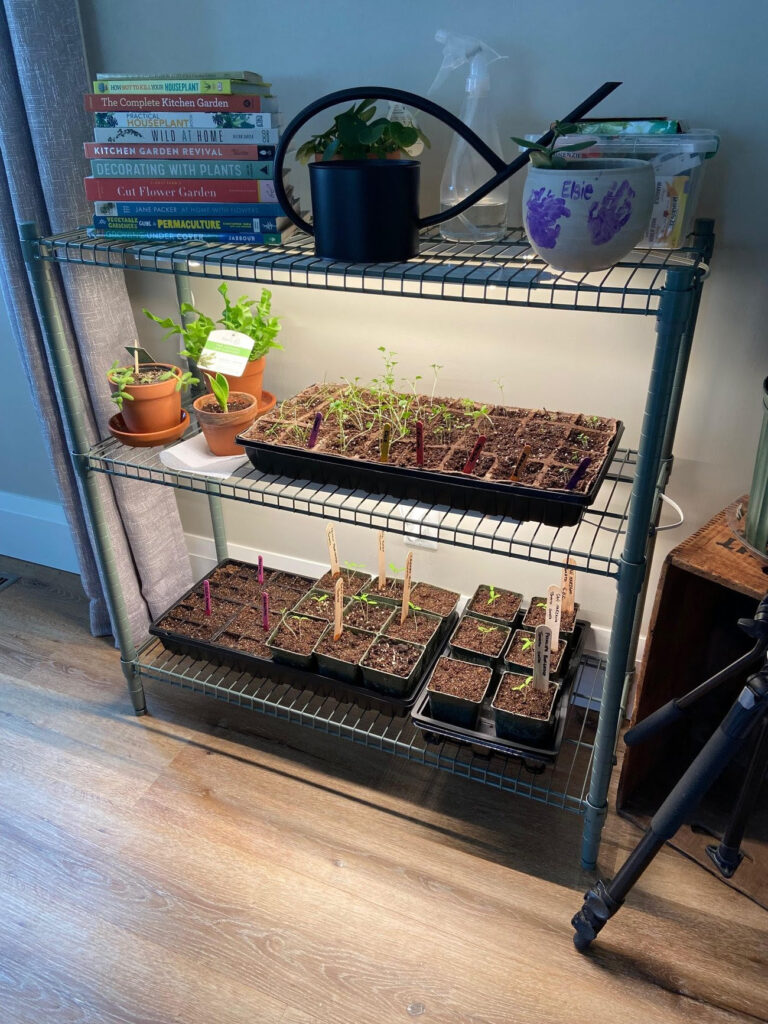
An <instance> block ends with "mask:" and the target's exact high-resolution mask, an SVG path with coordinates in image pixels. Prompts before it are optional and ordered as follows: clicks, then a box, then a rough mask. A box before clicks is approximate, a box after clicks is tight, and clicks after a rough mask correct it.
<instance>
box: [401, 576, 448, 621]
mask: <svg viewBox="0 0 768 1024" xmlns="http://www.w3.org/2000/svg"><path fill="white" fill-rule="evenodd" d="M459 596H460V595H459V594H457V593H456V591H454V590H443V588H442V587H435V586H433V585H432V584H431V583H417V584H416V586H415V587H414V588H413V590H412V591H411V604H415V605H416V607H417V608H421V609H422V610H423V611H425V612H434V613H435V615H442V616H443V618H447V617H448V616H449V615H450V614H451V613H452V612H454V611H455V610H456V605H457V604H458V602H459Z"/></svg>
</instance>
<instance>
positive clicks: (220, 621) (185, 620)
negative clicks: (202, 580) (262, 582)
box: [158, 595, 242, 641]
mask: <svg viewBox="0 0 768 1024" xmlns="http://www.w3.org/2000/svg"><path fill="white" fill-rule="evenodd" d="M190 596H191V597H192V598H193V599H194V597H195V595H190ZM241 607H242V606H241V605H236V604H232V603H231V602H229V601H212V602H211V614H210V615H206V614H205V606H204V604H203V603H202V599H201V601H200V603H199V604H198V602H197V601H194V600H193V606H192V607H185V608H184V613H183V616H179V615H178V613H170V614H168V615H166V616H164V617H163V618H162V619H161V620H160V622H159V623H158V628H159V629H164V630H167V631H168V632H169V633H176V634H177V635H178V636H185V637H188V638H189V639H190V640H205V641H210V640H212V639H213V637H214V636H215V635H216V634H217V633H218V632H219V630H221V628H222V627H223V626H224V625H225V624H226V623H227V622H229V620H230V619H232V618H234V616H235V614H236V613H237V612H238V611H240V609H241ZM180 610H181V609H179V611H180Z"/></svg>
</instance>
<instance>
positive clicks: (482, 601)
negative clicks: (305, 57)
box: [467, 583, 523, 626]
mask: <svg viewBox="0 0 768 1024" xmlns="http://www.w3.org/2000/svg"><path fill="white" fill-rule="evenodd" d="M490 590H491V587H490V584H486V583H481V584H480V586H479V587H478V588H477V590H476V591H475V592H474V594H473V595H472V597H471V598H470V600H469V604H468V605H467V611H468V612H471V613H472V614H473V615H479V616H480V617H481V618H483V619H490V620H491V621H493V622H503V623H505V624H506V625H507V626H512V625H513V624H514V623H515V622H517V621H518V619H519V618H520V605H521V604H522V603H523V595H522V594H521V593H518V591H516V590H503V589H502V588H501V587H495V588H494V590H495V593H496V594H498V597H497V598H496V600H490V601H489V598H490Z"/></svg>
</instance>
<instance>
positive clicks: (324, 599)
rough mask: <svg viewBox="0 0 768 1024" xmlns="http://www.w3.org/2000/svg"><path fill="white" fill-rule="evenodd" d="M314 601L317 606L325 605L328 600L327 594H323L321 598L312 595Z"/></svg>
mask: <svg viewBox="0 0 768 1024" xmlns="http://www.w3.org/2000/svg"><path fill="white" fill-rule="evenodd" d="M312 600H313V601H314V602H315V603H316V604H325V602H326V601H327V600H328V595H327V594H323V595H322V596H321V597H318V595H317V594H313V595H312Z"/></svg>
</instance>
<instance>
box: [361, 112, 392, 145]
mask: <svg viewBox="0 0 768 1024" xmlns="http://www.w3.org/2000/svg"><path fill="white" fill-rule="evenodd" d="M386 123H387V122H386V120H385V119H384V118H383V117H382V118H379V120H377V121H373V122H372V123H371V124H368V125H366V126H365V128H362V129H361V130H360V132H359V133H358V136H357V137H358V140H359V141H360V142H362V143H363V145H366V146H370V145H372V144H373V143H374V142H378V141H379V139H380V138H381V136H382V135H383V134H384V125H385V124H386Z"/></svg>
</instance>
